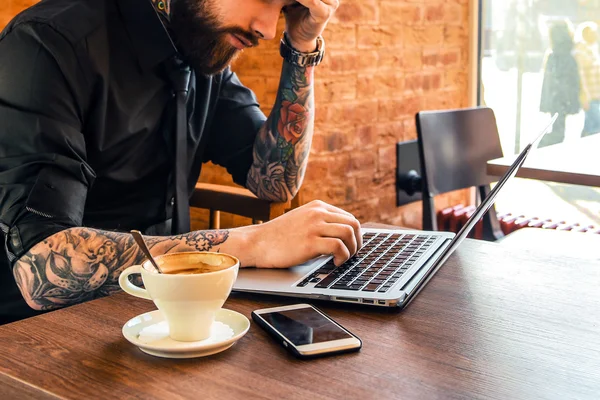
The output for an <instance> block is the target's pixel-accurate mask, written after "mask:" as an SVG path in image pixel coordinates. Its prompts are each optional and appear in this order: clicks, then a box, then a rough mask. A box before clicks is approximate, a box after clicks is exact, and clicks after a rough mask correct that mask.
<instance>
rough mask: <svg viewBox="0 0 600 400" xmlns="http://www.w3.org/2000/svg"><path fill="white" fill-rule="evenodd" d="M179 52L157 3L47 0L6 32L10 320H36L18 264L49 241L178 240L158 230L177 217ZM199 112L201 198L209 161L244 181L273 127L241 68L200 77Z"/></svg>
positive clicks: (2, 68)
mask: <svg viewBox="0 0 600 400" xmlns="http://www.w3.org/2000/svg"><path fill="white" fill-rule="evenodd" d="M176 51H177V50H176V48H175V46H174V45H173V43H172V41H171V39H170V37H169V35H168V34H167V31H166V30H165V27H164V26H163V24H162V22H161V19H160V18H159V17H158V15H157V14H156V12H155V11H154V8H153V6H152V4H151V2H150V0H44V1H42V2H40V3H38V4H37V5H35V6H33V7H31V8H29V9H27V10H25V11H24V12H23V13H21V14H20V15H18V16H17V17H16V18H15V19H14V20H13V21H12V22H11V23H10V24H9V25H8V26H7V27H6V28H5V30H4V31H3V32H2V34H1V35H0V227H1V228H2V231H3V233H4V236H5V238H6V240H5V246H4V247H5V252H0V253H1V254H0V323H3V322H7V321H10V320H15V319H20V318H23V317H25V316H29V315H33V314H34V312H33V311H32V310H30V309H29V308H28V307H27V305H26V304H25V302H24V300H23V299H22V296H21V294H20V292H19V290H18V288H17V286H16V284H15V281H14V278H13V276H12V271H11V265H12V262H13V261H14V260H16V259H18V258H19V257H20V256H22V255H23V254H24V253H26V252H27V251H28V250H29V249H30V248H31V247H32V246H34V245H35V244H36V243H38V242H40V241H41V240H43V239H44V238H46V237H48V236H50V235H52V234H54V233H56V232H58V231H61V230H64V229H67V228H70V227H74V226H86V227H94V228H100V229H110V230H123V231H127V230H130V229H139V230H142V231H146V232H149V230H150V231H151V233H153V234H167V233H168V232H166V231H164V230H163V231H162V232H161V229H153V228H152V227H156V226H166V225H165V224H164V221H167V220H169V219H170V218H171V214H172V198H173V183H172V171H173V163H174V162H173V160H172V157H173V156H172V153H173V139H172V137H171V135H172V134H174V111H175V103H174V98H173V90H172V87H171V84H170V81H169V79H168V78H167V74H168V65H169V64H170V60H172V58H173V56H174V55H175V54H176ZM187 112H188V163H187V165H189V166H190V170H189V179H188V185H189V190H190V192H191V191H192V190H193V187H194V184H195V182H196V181H197V179H198V176H199V174H200V168H201V164H202V163H203V162H206V161H212V162H214V163H215V164H218V165H221V166H224V167H225V168H227V170H228V171H229V173H231V175H232V176H233V179H234V181H235V182H237V183H239V184H242V185H244V184H245V182H246V175H247V173H248V170H249V168H250V166H251V163H252V148H253V143H254V139H255V137H256V134H257V132H258V130H259V129H260V127H261V126H262V125H263V123H264V121H265V120H266V117H265V116H264V114H263V113H262V112H261V111H260V109H259V107H258V104H257V101H256V98H255V96H254V95H253V93H252V92H251V91H250V90H249V89H247V88H245V87H244V86H243V85H242V84H241V83H240V81H239V80H238V78H237V77H236V75H235V74H234V73H232V72H231V71H230V70H229V69H227V70H226V71H224V72H223V73H221V74H218V75H215V76H212V77H207V76H202V75H196V76H193V77H192V83H191V90H190V92H189V97H188V102H187ZM161 223H162V225H161ZM2 239H4V237H3V238H2ZM3 245H4V243H3Z"/></svg>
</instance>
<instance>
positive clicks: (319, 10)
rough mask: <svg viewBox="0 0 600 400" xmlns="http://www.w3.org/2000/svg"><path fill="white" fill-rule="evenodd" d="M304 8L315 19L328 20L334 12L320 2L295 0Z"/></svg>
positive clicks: (316, 0) (317, 0)
mask: <svg viewBox="0 0 600 400" xmlns="http://www.w3.org/2000/svg"><path fill="white" fill-rule="evenodd" d="M296 1H297V2H298V3H300V4H302V5H303V6H304V7H306V8H308V9H309V11H310V14H311V15H312V16H313V17H316V18H324V19H329V17H330V16H331V14H332V12H333V11H334V10H332V9H331V6H330V5H329V4H327V3H325V2H323V1H321V0H296Z"/></svg>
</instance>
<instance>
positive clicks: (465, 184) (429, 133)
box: [397, 107, 504, 241]
mask: <svg viewBox="0 0 600 400" xmlns="http://www.w3.org/2000/svg"><path fill="white" fill-rule="evenodd" d="M416 123H417V135H418V140H414V141H410V142H403V143H398V146H397V151H398V174H397V192H399V193H398V196H397V197H398V205H402V204H406V203H407V202H410V201H415V200H419V198H420V199H421V201H422V204H423V229H425V230H434V231H435V230H438V226H437V218H436V208H435V201H434V198H435V196H437V195H440V194H443V193H448V192H452V191H455V190H459V189H466V188H470V187H476V188H477V194H478V202H479V201H480V199H482V198H484V197H485V196H487V194H488V193H489V191H490V190H491V189H490V183H492V182H494V181H495V178H493V177H490V176H488V175H487V173H486V162H487V161H488V160H491V159H494V158H499V157H502V148H501V146H500V138H499V135H498V130H497V127H496V118H495V116H494V112H493V111H492V110H491V109H490V108H487V107H483V108H471V109H463V110H451V111H427V112H420V113H418V114H417V115H416ZM482 234H483V238H484V239H485V240H492V241H493V240H497V239H499V238H501V237H503V236H504V235H503V233H502V231H501V229H500V224H499V222H498V218H497V216H496V211H495V208H494V207H492V208H491V209H490V211H489V212H488V213H486V215H485V216H484V218H483V232H482Z"/></svg>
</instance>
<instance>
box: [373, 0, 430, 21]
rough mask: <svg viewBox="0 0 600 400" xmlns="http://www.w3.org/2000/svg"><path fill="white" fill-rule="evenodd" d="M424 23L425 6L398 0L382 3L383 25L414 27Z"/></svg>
mask: <svg viewBox="0 0 600 400" xmlns="http://www.w3.org/2000/svg"><path fill="white" fill-rule="evenodd" d="M422 21H423V5H422V4H418V3H404V2H401V1H398V0H392V1H382V2H381V23H382V24H390V25H391V24H398V25H400V24H402V25H413V24H419V23H421V22H422Z"/></svg>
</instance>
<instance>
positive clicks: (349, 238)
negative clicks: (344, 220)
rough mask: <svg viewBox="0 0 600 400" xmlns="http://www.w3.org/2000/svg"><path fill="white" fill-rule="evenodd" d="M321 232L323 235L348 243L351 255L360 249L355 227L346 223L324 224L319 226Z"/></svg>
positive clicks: (347, 246)
mask: <svg viewBox="0 0 600 400" xmlns="http://www.w3.org/2000/svg"><path fill="white" fill-rule="evenodd" d="M319 234H320V236H322V237H329V238H334V239H341V240H342V242H344V245H346V248H347V249H348V252H349V253H350V256H353V255H354V254H356V252H357V251H358V242H357V241H356V236H355V234H354V229H353V228H352V226H350V225H346V224H323V225H322V226H321V227H320V228H319Z"/></svg>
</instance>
